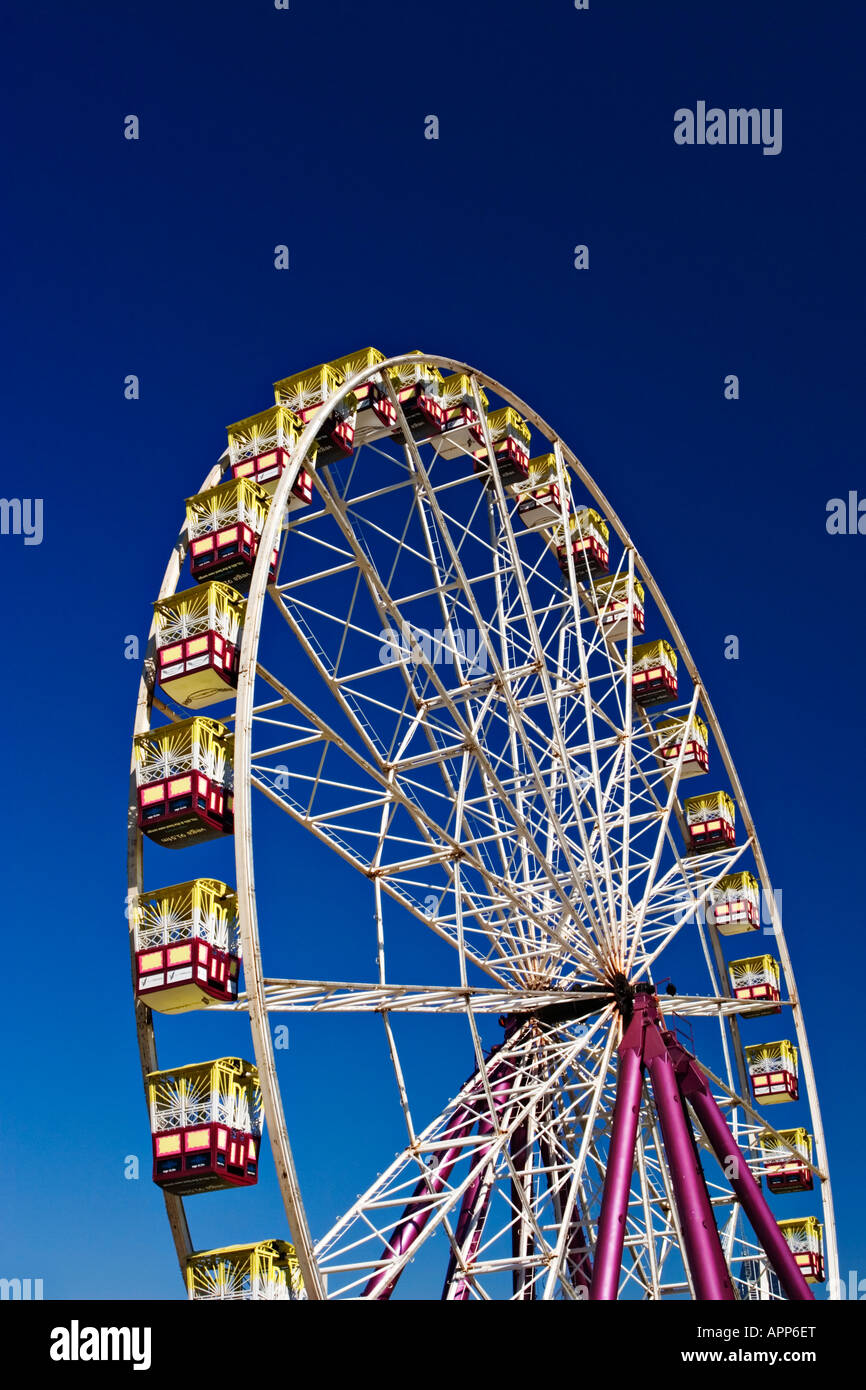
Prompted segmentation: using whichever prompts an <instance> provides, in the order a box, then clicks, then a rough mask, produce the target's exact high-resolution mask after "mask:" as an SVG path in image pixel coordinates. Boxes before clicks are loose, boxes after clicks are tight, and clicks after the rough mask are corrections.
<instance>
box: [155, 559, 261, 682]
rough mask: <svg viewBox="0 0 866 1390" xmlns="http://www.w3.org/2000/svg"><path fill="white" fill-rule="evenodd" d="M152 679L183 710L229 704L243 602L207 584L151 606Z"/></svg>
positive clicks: (234, 594) (216, 585) (225, 589)
mask: <svg viewBox="0 0 866 1390" xmlns="http://www.w3.org/2000/svg"><path fill="white" fill-rule="evenodd" d="M153 608H154V623H155V640H156V679H157V681H158V682H159V684H160V685H161V686H162V689H163V690H164V691H165V693H166V694H167V695H170V696H171V698H172V699H173V700H176V701H177V703H178V704H179V705H185V706H186V707H187V709H201V708H202V707H203V706H205V705H215V704H218V703H219V702H220V701H221V700H229V699H231V697H232V696H233V695H234V693H235V691H236V689H237V684H238V656H239V653H240V638H241V628H242V626H243V620H244V611H245V609H246V600H245V599H244V598H242V597H241V595H240V594H239V593H238V592H237V590H236V589H232V588H231V587H230V586H229V585H228V584H221V583H220V582H219V581H218V580H212V581H211V583H209V584H202V585H200V587H199V588H197V589H185V590H183V592H182V593H179V594H172V595H171V597H170V598H162V599H157V601H156V603H155V604H154V605H153Z"/></svg>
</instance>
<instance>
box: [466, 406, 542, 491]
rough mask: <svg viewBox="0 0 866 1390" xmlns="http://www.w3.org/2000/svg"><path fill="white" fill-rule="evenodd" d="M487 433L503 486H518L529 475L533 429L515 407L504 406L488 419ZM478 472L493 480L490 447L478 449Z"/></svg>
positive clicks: (489, 480) (475, 451) (490, 484)
mask: <svg viewBox="0 0 866 1390" xmlns="http://www.w3.org/2000/svg"><path fill="white" fill-rule="evenodd" d="M487 430H488V434H489V436H490V443H491V446H492V448H493V457H494V458H495V460H496V470H497V472H498V474H499V481H500V482H501V483H502V486H503V487H515V486H517V485H518V484H520V483H523V482H525V481H526V479H527V477H528V476H529V444H530V440H531V438H532V436H531V434H530V430H529V426H528V425H527V423H526V421H525V420H524V419H523V417H522V416H521V415H519V414H518V413H517V411H516V410H515V409H514V407H513V406H510V405H506V406H503V408H502V409H501V410H493V411H491V413H490V414H489V415H488V416H487ZM474 458H475V464H474V468H475V472H476V473H480V474H486V475H487V481H488V486H492V479H491V477H490V468H489V464H490V459H489V456H488V453H487V446H486V445H482V447H481V448H480V449H476V450H474Z"/></svg>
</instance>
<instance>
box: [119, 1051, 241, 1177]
mask: <svg viewBox="0 0 866 1390" xmlns="http://www.w3.org/2000/svg"><path fill="white" fill-rule="evenodd" d="M147 1096H148V1104H149V1106H150V1129H151V1134H152V1137H153V1181H154V1182H155V1183H156V1184H157V1185H158V1186H159V1187H161V1188H162V1189H163V1190H164V1191H166V1192H173V1193H175V1194H176V1195H177V1196H179V1197H187V1196H191V1195H193V1194H194V1193H197V1192H216V1191H219V1190H221V1189H222V1188H226V1187H252V1186H253V1184H254V1183H255V1182H256V1181H257V1179H258V1170H259V1142H260V1139H261V1096H260V1093H259V1076H258V1071H257V1070H256V1068H255V1067H254V1066H253V1065H252V1064H251V1063H250V1062H245V1061H243V1059H242V1058H240V1057H219V1058H217V1059H216V1061H213V1062H193V1063H191V1064H190V1065H189V1066H185V1067H174V1068H170V1069H168V1070H167V1071H154V1072H151V1073H150V1074H149V1075H148V1077H147Z"/></svg>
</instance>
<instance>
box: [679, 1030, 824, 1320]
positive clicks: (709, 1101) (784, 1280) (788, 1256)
mask: <svg viewBox="0 0 866 1390" xmlns="http://www.w3.org/2000/svg"><path fill="white" fill-rule="evenodd" d="M671 1055H672V1057H673V1060H674V1064H675V1066H676V1070H677V1073H678V1075H679V1078H680V1085H681V1087H682V1092H683V1095H685V1096H686V1098H687V1099H688V1101H689V1103H690V1105H691V1106H692V1109H693V1110H694V1112H695V1114H696V1116H697V1118H698V1121H699V1122H700V1124H701V1126H702V1128H703V1131H704V1134H705V1135H706V1136H707V1139H708V1140H709V1141H710V1144H711V1145H712V1147H713V1149H714V1151H715V1154H716V1157H717V1158H718V1160H719V1163H720V1164H721V1165H722V1168H723V1169H724V1171H725V1173H726V1174H728V1176H729V1181H730V1184H731V1187H732V1188H733V1189H734V1192H735V1193H736V1195H737V1197H738V1198H739V1199H740V1202H741V1204H742V1207H743V1210H744V1212H745V1213H746V1216H747V1217H748V1218H749V1221H750V1222H751V1224H752V1228H753V1230H754V1232H755V1235H756V1236H757V1237H758V1240H759V1241H760V1242H761V1245H762V1246H763V1247H764V1249H765V1251H766V1252H767V1255H768V1256H769V1259H770V1263H771V1264H772V1266H773V1268H774V1270H775V1271H776V1274H777V1275H778V1277H779V1282H780V1283H781V1285H782V1288H783V1289H784V1290H785V1293H786V1294H787V1296H788V1298H790V1299H791V1300H796V1301H800V1302H805V1301H806V1300H814V1297H815V1295H814V1294H813V1293H812V1290H811V1289H810V1288H809V1285H808V1284H807V1283H806V1280H805V1279H804V1277H803V1272H802V1270H801V1269H800V1267H799V1265H798V1264H797V1261H796V1259H795V1257H794V1253H793V1251H792V1250H791V1248H790V1246H789V1245H788V1242H787V1241H786V1240H785V1237H784V1236H783V1235H782V1232H781V1231H780V1230H779V1227H778V1225H777V1224H776V1220H775V1217H774V1216H773V1213H772V1212H771V1210H770V1208H769V1206H768V1204H767V1199H766V1198H765V1196H764V1194H763V1192H762V1191H761V1188H760V1184H759V1183H758V1182H757V1180H756V1179H755V1177H754V1176H753V1174H752V1171H751V1169H750V1168H749V1165H748V1163H747V1162H746V1160H745V1158H744V1156H743V1154H742V1153H741V1151H740V1149H739V1148H738V1146H737V1144H736V1143H735V1141H734V1137H733V1135H732V1134H731V1131H730V1129H729V1128H728V1124H727V1121H726V1120H725V1117H724V1115H723V1114H722V1112H721V1110H720V1109H719V1107H718V1105H717V1104H716V1101H715V1099H714V1097H713V1095H712V1092H711V1091H710V1087H709V1083H708V1082H707V1079H706V1077H705V1076H704V1074H703V1072H702V1071H701V1070H700V1068H699V1067H698V1066H697V1065H696V1063H695V1059H694V1058H693V1057H691V1056H690V1054H689V1053H688V1052H686V1050H685V1049H684V1048H682V1047H680V1046H679V1044H677V1045H675V1046H673V1047H671ZM731 1174H733V1175H734V1176H730V1175H731Z"/></svg>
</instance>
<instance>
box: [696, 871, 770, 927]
mask: <svg viewBox="0 0 866 1390" xmlns="http://www.w3.org/2000/svg"><path fill="white" fill-rule="evenodd" d="M707 921H708V922H709V924H710V926H711V927H715V928H716V930H717V931H719V932H721V934H722V936H737V935H739V934H740V933H741V932H747V931H758V930H759V928H760V925H761V890H760V885H759V883H758V880H757V879H756V878H755V875H754V874H750V873H749V872H748V871H744V872H742V873H738V874H724V875H723V876H722V877H721V878H720V879H719V881H718V883H717V884H715V885H714V887H713V888H711V889H710V894H709V901H708V903H707Z"/></svg>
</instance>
